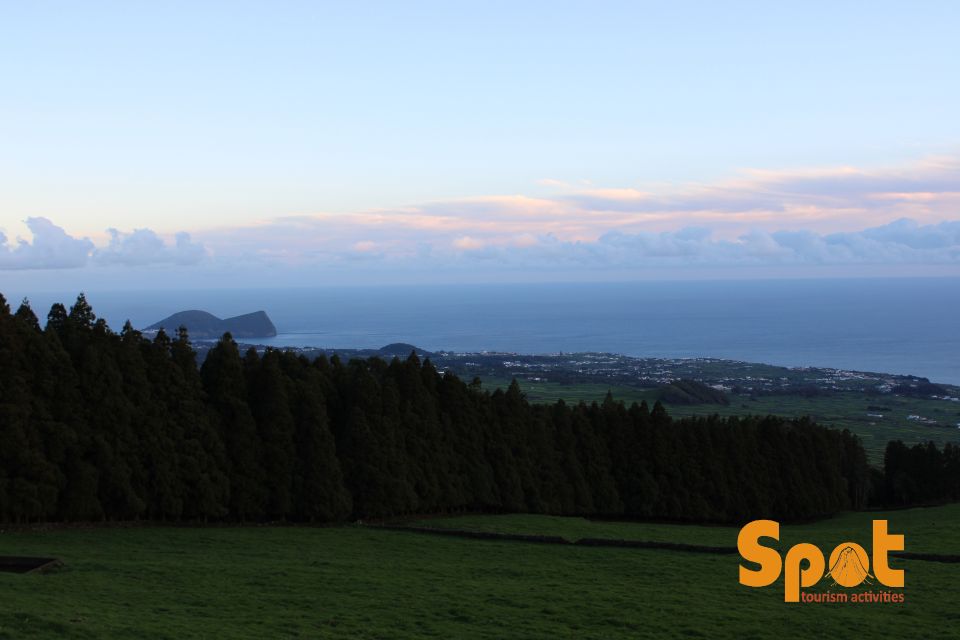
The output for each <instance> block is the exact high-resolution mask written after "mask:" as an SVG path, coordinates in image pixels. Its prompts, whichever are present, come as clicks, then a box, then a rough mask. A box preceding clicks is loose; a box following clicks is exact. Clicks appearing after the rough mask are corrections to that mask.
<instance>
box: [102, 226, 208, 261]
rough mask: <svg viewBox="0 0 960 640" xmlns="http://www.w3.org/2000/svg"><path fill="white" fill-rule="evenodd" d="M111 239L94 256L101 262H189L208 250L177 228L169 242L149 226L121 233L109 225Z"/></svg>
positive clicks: (201, 258) (201, 257)
mask: <svg viewBox="0 0 960 640" xmlns="http://www.w3.org/2000/svg"><path fill="white" fill-rule="evenodd" d="M107 231H108V233H109V234H110V243H109V244H108V245H107V246H106V247H103V248H102V249H97V251H96V253H95V254H94V259H95V260H96V261H97V262H98V263H101V264H122V265H127V266H143V265H151V264H177V265H190V264H196V263H198V262H200V261H201V260H203V258H204V257H205V256H206V254H207V250H206V248H204V246H203V245H202V244H199V243H194V242H192V241H191V240H190V234H189V233H186V232H180V233H178V234H176V236H174V242H173V244H172V245H168V244H167V243H165V242H164V241H163V239H162V238H161V237H160V236H158V235H157V234H156V233H154V232H153V231H151V230H150V229H134V230H133V231H131V232H129V233H123V232H121V231H118V230H117V229H108V230H107Z"/></svg>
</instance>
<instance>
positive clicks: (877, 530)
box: [737, 520, 904, 602]
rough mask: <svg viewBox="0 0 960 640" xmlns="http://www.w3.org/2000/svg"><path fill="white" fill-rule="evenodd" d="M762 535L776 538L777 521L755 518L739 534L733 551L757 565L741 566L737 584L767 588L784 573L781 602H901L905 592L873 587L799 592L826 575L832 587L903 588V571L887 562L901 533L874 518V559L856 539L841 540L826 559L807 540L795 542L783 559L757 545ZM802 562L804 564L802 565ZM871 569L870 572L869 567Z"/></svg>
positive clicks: (899, 543)
mask: <svg viewBox="0 0 960 640" xmlns="http://www.w3.org/2000/svg"><path fill="white" fill-rule="evenodd" d="M760 538H772V539H774V540H776V541H779V540H780V523H779V522H776V521H775V520H754V521H753V522H751V523H749V524H747V525H745V526H744V527H743V528H742V529H741V530H740V535H738V536H737V549H738V550H739V551H740V555H741V556H742V557H743V559H744V560H746V561H747V562H752V563H754V564H757V565H759V566H760V568H759V569H751V568H749V567H745V566H744V565H743V564H741V565H740V584H742V585H745V586H748V587H768V586H770V585H771V584H773V583H774V582H776V581H777V579H778V578H779V577H780V574H781V573H783V574H784V579H783V601H784V602H800V601H801V599H802V600H803V601H804V602H903V601H904V595H903V593H902V592H898V591H886V590H883V589H879V590H877V591H874V590H873V589H871V590H869V591H865V592H859V593H853V594H847V593H844V592H840V593H834V592H832V591H830V592H827V593H826V594H823V593H802V592H801V589H803V588H805V587H812V586H814V585H815V584H817V583H818V582H820V580H821V579H823V578H824V576H825V575H826V577H827V578H829V579H830V580H832V584H831V586H841V587H844V588H847V589H850V588H853V587H859V586H860V585H862V584H866V585H868V586H873V585H876V584H877V583H879V584H881V585H884V586H886V587H891V588H902V587H903V570H902V569H892V568H891V567H890V564H889V553H890V552H891V551H903V534H891V533H888V532H887V521H886V520H874V521H873V563H872V565H871V560H870V557H869V556H868V555H867V551H866V549H864V548H863V547H862V546H860V545H859V544H857V543H856V542H841V543H840V544H838V545H837V546H836V547H835V548H834V549H833V551H832V552H831V553H830V557H829V559H825V558H824V555H823V553H821V551H820V549H819V548H817V547H816V545H812V544H810V543H807V542H801V543H800V544H796V545H794V546H792V547H790V549H789V550H788V551H787V556H786V558H781V557H780V553H779V552H778V551H777V550H776V549H774V548H772V547H768V546H764V545H762V544H760ZM803 563H806V566H805V567H804V566H801V565H802V564H803ZM871 568H872V571H871Z"/></svg>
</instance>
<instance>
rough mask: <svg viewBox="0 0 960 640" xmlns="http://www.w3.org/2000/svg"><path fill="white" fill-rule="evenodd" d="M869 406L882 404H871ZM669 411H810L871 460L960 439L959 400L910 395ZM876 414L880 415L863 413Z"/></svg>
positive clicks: (587, 389) (566, 393)
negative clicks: (898, 446) (891, 446)
mask: <svg viewBox="0 0 960 640" xmlns="http://www.w3.org/2000/svg"><path fill="white" fill-rule="evenodd" d="M518 382H519V383H520V388H521V389H522V390H523V392H524V393H526V394H527V398H529V399H530V400H531V401H533V402H556V401H557V400H558V399H561V398H562V399H563V400H564V401H566V402H572V403H576V402H580V401H581V400H583V401H584V402H593V401H595V400H596V401H600V400H602V399H603V397H604V396H605V395H606V393H607V391H608V390H609V391H610V392H611V393H612V394H613V397H614V398H615V399H617V400H622V401H623V402H625V403H627V404H630V403H631V402H640V401H642V400H646V401H647V402H649V403H653V402H654V400H655V398H656V391H655V390H653V389H638V388H636V387H627V386H613V387H611V386H607V385H603V384H596V383H590V384H559V383H555V382H533V381H527V380H519V381H518ZM509 384H510V381H509V380H499V379H490V380H485V381H484V385H485V386H486V387H488V388H492V389H493V388H497V387H504V388H505V387H506V386H507V385H509ZM870 407H883V408H882V409H871V408H870ZM667 410H668V411H669V412H670V415H672V416H675V417H682V416H704V415H712V414H714V413H717V414H719V415H722V416H728V415H747V414H760V415H767V414H773V415H779V416H786V417H801V416H810V417H811V418H813V419H814V420H816V421H817V422H819V423H821V424H824V425H831V426H834V427H836V428H838V429H850V431H852V432H853V433H856V434H857V435H859V436H860V438H861V439H862V440H863V446H864V448H865V449H866V450H867V454H868V455H869V456H870V459H871V462H873V463H876V464H878V463H881V462H882V460H883V451H884V449H885V448H886V446H887V442H889V441H890V440H903V441H904V442H906V443H908V444H913V443H916V442H926V441H928V440H932V441H933V442H936V443H937V444H938V445H940V446H942V445H943V444H944V443H946V442H953V443H960V429H958V428H957V424H958V423H960V404H958V403H955V402H948V401H945V400H933V399H926V398H909V397H904V396H893V395H884V396H868V395H866V394H864V393H857V392H843V393H836V394H834V395H824V396H816V397H813V398H804V397H801V396H794V395H773V396H759V397H757V398H756V399H755V400H749V399H747V398H743V397H736V396H734V397H732V398H731V403H730V405H729V406H726V407H725V406H722V405H715V404H706V405H669V404H668V405H667ZM871 413H872V414H880V415H883V417H882V418H877V417H871V416H869V415H868V414H871ZM909 415H919V416H923V417H924V418H929V419H930V420H934V421H936V422H937V423H938V425H939V426H934V425H929V424H923V423H920V422H917V421H913V420H908V419H907V416H909Z"/></svg>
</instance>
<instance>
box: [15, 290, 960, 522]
mask: <svg viewBox="0 0 960 640" xmlns="http://www.w3.org/2000/svg"><path fill="white" fill-rule="evenodd" d="M0 363H2V366H0V521H3V522H13V523H29V522H74V521H133V520H152V521H190V522H272V521H290V522H336V521H346V520H356V519H383V518H391V517H398V516H403V515H408V514H433V513H454V512H527V513H543V514H555V515H580V516H598V517H619V518H635V519H664V520H676V521H689V522H729V523H737V522H742V521H745V520H749V519H754V518H760V517H769V518H774V519H778V520H782V521H794V520H802V519H811V518H817V517H822V516H827V515H830V514H833V513H836V512H838V511H842V510H848V509H861V508H864V507H866V506H869V505H872V504H883V505H906V504H925V503H934V502H945V501H951V500H957V499H958V498H960V449H958V448H957V447H955V446H952V445H946V447H945V448H943V449H942V450H941V449H938V448H937V447H935V446H933V445H915V446H914V447H912V448H911V447H907V446H906V445H904V444H903V443H900V442H893V443H891V444H890V445H889V446H888V448H887V454H886V457H885V465H884V469H882V470H878V469H872V468H871V467H870V466H869V465H868V464H867V459H866V455H865V453H864V450H863V447H862V446H861V444H860V441H859V439H858V438H857V437H856V436H854V435H852V434H851V433H849V432H848V431H846V430H844V431H838V430H834V429H829V428H826V427H822V426H819V425H816V424H813V423H812V422H811V421H809V420H806V419H798V420H788V419H784V418H778V417H775V416H754V417H746V418H744V417H739V418H738V417H729V418H720V417H718V416H712V417H704V418H685V419H682V420H676V419H672V418H671V417H670V416H669V415H668V414H667V412H666V411H665V410H664V408H663V406H662V405H661V404H660V403H659V402H658V403H656V404H654V406H653V407H652V408H651V407H648V406H647V404H646V403H641V404H635V403H634V404H632V405H630V406H625V405H624V404H623V403H621V402H617V401H615V400H614V399H613V398H612V397H610V396H609V394H608V396H607V397H606V399H604V400H603V401H602V402H594V403H591V404H586V403H580V404H577V405H568V404H566V403H564V402H563V401H559V402H556V403H554V404H531V403H529V402H527V400H526V398H525V397H524V395H523V394H522V393H521V392H520V390H519V387H518V386H517V384H516V383H514V384H512V385H510V387H509V388H508V389H506V390H500V389H498V390H496V391H494V392H492V393H491V392H489V391H487V390H484V389H482V387H481V384H480V381H479V380H477V379H475V380H473V381H472V382H470V383H467V382H465V381H463V380H461V379H459V378H457V377H456V376H454V375H452V374H450V373H445V374H440V373H438V371H437V370H436V369H435V368H434V367H433V365H432V364H431V363H430V361H429V360H423V361H421V360H420V359H419V358H418V357H417V356H416V355H415V354H411V355H410V357H408V358H406V359H399V358H394V359H392V360H391V361H390V362H387V361H385V360H383V359H380V358H369V359H354V360H350V361H349V362H342V361H341V360H340V359H339V358H338V357H336V356H333V357H331V358H329V359H328V358H326V357H324V356H321V357H318V358H315V359H314V360H312V361H311V360H308V359H307V358H306V357H303V356H301V355H297V354H295V353H291V352H282V351H277V350H266V351H265V352H264V353H262V354H260V353H258V352H257V351H255V350H253V349H250V350H248V351H247V352H246V353H244V354H241V353H240V351H239V349H238V347H237V344H236V343H235V342H234V340H233V338H232V337H231V336H230V335H229V334H226V335H224V336H223V337H222V338H221V339H220V340H219V341H218V342H217V343H216V345H215V346H214V347H213V348H212V349H210V351H209V353H208V355H207V357H206V359H205V360H204V362H203V364H202V365H201V366H198V364H197V358H196V353H195V352H194V350H193V348H192V347H191V344H190V341H189V336H188V335H187V333H186V331H185V330H184V329H182V328H181V330H180V331H178V332H177V334H176V335H172V336H171V335H168V334H166V333H165V332H163V331H160V332H159V333H158V334H157V335H156V336H155V337H153V339H147V338H145V337H144V336H143V335H142V334H141V333H140V332H139V331H137V330H135V329H134V328H133V327H132V326H131V325H130V323H129V322H128V323H126V325H125V326H124V327H123V328H122V330H121V331H120V332H119V333H115V332H114V331H112V330H111V329H110V327H109V326H108V325H107V323H106V322H105V321H104V320H103V319H98V318H97V317H96V315H95V314H94V312H93V309H92V308H91V307H90V305H89V304H88V302H87V301H86V299H85V297H84V296H83V295H82V294H81V295H80V296H79V297H78V298H77V300H76V302H75V303H74V304H73V305H72V306H71V307H70V308H69V309H68V308H67V307H65V306H64V305H62V304H55V305H53V307H52V308H51V309H50V311H49V313H48V315H47V318H46V323H45V324H44V325H43V326H41V323H40V321H39V319H38V318H37V316H36V314H35V313H34V311H33V310H32V309H31V308H30V306H29V303H28V302H27V301H24V303H23V304H21V305H20V306H19V307H18V308H17V310H16V311H15V312H12V313H11V309H10V306H9V304H8V303H7V301H6V300H5V299H4V298H3V297H2V296H0Z"/></svg>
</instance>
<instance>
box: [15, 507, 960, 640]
mask: <svg viewBox="0 0 960 640" xmlns="http://www.w3.org/2000/svg"><path fill="white" fill-rule="evenodd" d="M875 517H885V518H888V519H889V520H890V528H891V531H894V532H902V533H904V534H905V535H906V541H907V550H908V551H920V550H925V551H937V552H940V553H960V539H958V534H957V531H958V530H960V507H958V506H956V505H952V506H946V507H938V508H930V509H914V510H905V511H896V512H890V513H887V514H878V513H869V512H862V513H849V514H843V515H841V516H838V517H837V518H833V519H829V520H825V521H821V522H818V523H812V524H805V525H797V526H784V528H783V531H782V537H783V541H782V544H783V545H784V546H782V547H781V552H783V551H784V550H785V548H786V546H785V545H787V544H792V543H793V542H796V541H800V540H803V541H812V542H815V543H817V544H818V545H820V546H821V548H823V549H829V548H832V546H833V545H834V544H836V543H838V542H840V541H842V540H859V541H861V542H862V543H863V544H864V545H865V546H867V548H868V549H869V530H870V520H871V519H872V518H875ZM426 522H427V523H428V524H429V525H430V526H435V527H436V526H449V527H457V528H472V529H475V530H493V531H503V532H530V533H541V534H550V535H563V536H565V537H568V538H571V539H576V538H579V537H585V536H588V535H589V536H593V537H616V538H624V539H663V540H669V541H679V542H691V543H701V544H722V545H732V544H735V535H736V529H735V528H730V527H702V526H687V525H668V524H643V523H636V524H634V523H600V522H591V521H587V520H582V519H578V518H551V517H549V516H523V515H504V516H465V517H460V518H452V519H449V520H444V519H440V518H432V519H429V520H428V521H426ZM420 524H422V522H421V523H420ZM0 553H2V554H10V555H14V554H17V555H55V556H58V557H60V558H62V559H63V560H64V562H65V566H64V567H63V568H62V569H59V570H56V571H54V572H51V573H47V574H24V575H15V574H0V598H2V602H3V607H2V608H0V638H24V637H35V638H47V637H49V638H61V637H66V638H126V637H134V636H135V637H138V638H157V639H159V638H214V637H231V638H261V637H309V638H326V637H329V638H424V637H436V638H451V637H457V638H509V637H524V638H555V637H560V638H616V637H623V638H636V637H731V638H732V637H737V638H744V637H747V638H767V637H779V636H781V635H782V633H783V631H784V630H785V629H790V630H791V634H792V635H794V636H799V635H802V636H819V635H823V634H824V633H826V632H827V631H828V630H837V629H843V630H849V629H856V631H857V633H858V634H863V635H864V636H865V637H869V636H871V635H873V636H876V635H880V634H883V635H885V636H894V637H906V636H912V637H917V636H918V635H922V636H924V637H931V638H935V637H943V638H947V637H953V634H954V630H953V628H954V625H956V623H957V621H958V618H960V614H958V613H957V612H956V607H955V604H954V602H953V598H952V594H953V593H955V585H956V582H957V579H958V578H960V565H955V564H942V563H936V562H923V561H917V560H894V561H893V564H894V566H895V567H902V568H904V569H905V570H906V590H905V593H906V595H907V601H906V603H905V604H902V605H892V604H874V605H849V604H848V605H837V604H834V605H816V609H817V610H816V611H813V610H812V607H814V605H787V604H785V603H784V602H783V601H782V591H781V590H780V589H781V588H782V584H780V583H778V584H777V585H774V586H771V587H769V588H766V589H748V588H746V587H742V586H740V585H738V584H737V577H736V576H737V564H738V558H737V556H736V555H733V556H730V555H726V556H720V555H717V556H714V555H708V554H692V553H683V552H676V551H664V550H648V549H611V548H589V547H577V546H562V545H537V544H529V543H522V542H503V541H486V540H469V539H460V538H451V537H444V536H432V535H425V534H421V533H408V532H403V531H395V530H384V529H377V528H374V527H364V526H341V527H327V528H317V527H229V528H228V527H222V528H221V527H208V528H190V527H132V528H74V529H55V530H49V531H21V532H9V531H8V532H4V533H3V534H0ZM831 632H832V631H831Z"/></svg>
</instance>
